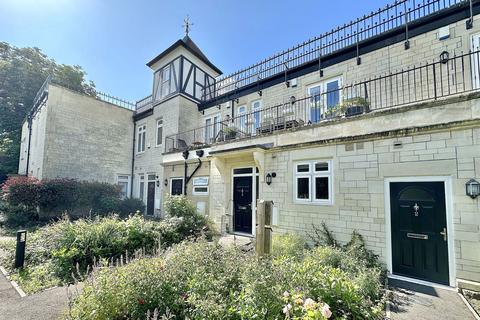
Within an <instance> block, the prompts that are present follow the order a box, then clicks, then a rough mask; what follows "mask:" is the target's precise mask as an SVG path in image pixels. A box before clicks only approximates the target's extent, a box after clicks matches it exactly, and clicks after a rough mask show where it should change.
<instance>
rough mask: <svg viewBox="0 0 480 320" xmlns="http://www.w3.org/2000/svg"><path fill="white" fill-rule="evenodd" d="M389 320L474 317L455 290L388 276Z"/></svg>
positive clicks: (463, 318) (465, 318)
mask: <svg viewBox="0 0 480 320" xmlns="http://www.w3.org/2000/svg"><path fill="white" fill-rule="evenodd" d="M388 282H389V289H390V291H391V293H392V297H391V303H390V319H391V320H407V319H408V320H411V319H421V320H440V319H441V320H475V317H474V316H473V314H472V313H471V311H470V310H469V309H468V307H467V306H466V305H465V303H464V302H463V301H462V299H461V298H460V296H459V295H458V293H457V291H455V290H453V289H443V288H437V287H428V286H424V285H420V284H414V283H410V282H405V281H400V280H396V279H389V281H388Z"/></svg>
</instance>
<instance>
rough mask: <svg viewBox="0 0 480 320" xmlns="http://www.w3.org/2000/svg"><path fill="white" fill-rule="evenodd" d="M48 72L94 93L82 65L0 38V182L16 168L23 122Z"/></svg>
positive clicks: (65, 83) (60, 80)
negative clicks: (54, 58)
mask: <svg viewBox="0 0 480 320" xmlns="http://www.w3.org/2000/svg"><path fill="white" fill-rule="evenodd" d="M48 75H52V76H53V78H54V79H55V82H56V83H58V84H60V85H63V86H66V87H68V88H70V89H73V90H75V91H78V92H82V93H86V94H89V95H95V94H96V92H95V84H94V83H93V82H91V81H90V82H87V81H86V79H85V76H86V72H85V71H84V70H83V69H82V67H80V66H78V65H74V66H70V65H66V64H59V63H57V62H56V61H55V60H53V59H51V58H49V57H48V56H47V55H45V54H44V53H43V52H42V51H41V50H40V49H39V48H35V47H34V48H17V47H15V46H11V45H9V44H8V43H6V42H0V114H1V117H0V182H1V181H2V180H3V179H5V176H6V175H7V174H8V173H16V172H17V167H18V157H19V152H20V151H19V150H20V135H21V127H22V122H23V120H24V119H25V117H26V116H27V114H28V112H29V111H30V109H31V108H32V104H33V100H34V98H35V95H36V93H37V91H38V90H39V89H40V87H41V86H42V84H43V82H44V81H45V79H46V78H47V76H48Z"/></svg>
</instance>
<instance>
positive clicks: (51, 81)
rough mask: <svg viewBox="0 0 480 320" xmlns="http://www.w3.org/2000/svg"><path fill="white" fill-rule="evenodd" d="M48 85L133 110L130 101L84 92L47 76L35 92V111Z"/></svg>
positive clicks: (101, 93)
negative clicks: (54, 85)
mask: <svg viewBox="0 0 480 320" xmlns="http://www.w3.org/2000/svg"><path fill="white" fill-rule="evenodd" d="M49 84H57V85H59V86H61V87H64V88H67V89H70V90H72V91H76V92H79V93H82V94H86V95H89V96H91V97H93V98H95V99H98V100H101V101H104V102H108V103H111V104H114V105H116V106H119V107H122V108H125V109H129V110H135V105H134V104H133V103H132V102H130V101H127V100H124V99H121V98H118V97H115V96H112V95H109V94H106V93H103V92H100V91H96V90H94V91H90V92H85V91H84V89H83V88H82V87H79V86H71V85H68V84H67V83H66V82H65V81H61V80H58V79H56V78H55V77H53V76H51V75H49V76H47V78H46V79H45V81H44V82H43V84H42V86H41V87H40V89H39V90H38V91H37V94H36V95H35V98H34V99H33V109H36V107H37V106H38V104H40V103H41V102H42V101H43V100H44V99H45V98H46V97H47V95H48V86H49Z"/></svg>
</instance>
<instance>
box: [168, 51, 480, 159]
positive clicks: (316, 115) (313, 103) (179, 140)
mask: <svg viewBox="0 0 480 320" xmlns="http://www.w3.org/2000/svg"><path fill="white" fill-rule="evenodd" d="M479 53H480V51H475V52H470V53H467V54H461V55H458V56H453V57H448V55H444V56H442V58H441V59H440V60H439V61H436V62H433V63H427V64H422V65H420V66H417V67H415V66H414V67H411V68H408V69H404V70H402V71H400V72H396V73H391V74H388V75H384V76H377V77H374V78H371V79H368V80H366V81H362V82H358V83H353V84H349V85H344V86H343V87H341V88H338V89H336V90H331V91H326V92H323V93H321V94H319V95H315V96H307V97H304V98H301V99H297V98H295V97H293V96H292V97H290V98H289V101H288V102H287V103H283V104H279V105H275V106H271V107H267V108H262V109H259V110H256V111H253V112H250V113H245V114H239V115H237V116H235V117H231V118H228V119H223V121H220V122H217V123H213V124H211V125H208V126H202V127H199V128H196V129H193V130H189V131H185V132H181V133H178V134H174V135H170V136H167V137H166V150H165V151H166V152H167V153H170V152H179V151H185V150H190V149H197V148H205V147H209V146H211V145H215V144H220V143H229V142H233V141H237V140H240V139H248V138H254V137H258V136H265V135H270V134H274V133H277V132H283V131H288V130H292V131H293V130H297V129H299V128H302V127H305V126H314V125H321V124H322V123H324V122H327V121H332V120H338V119H342V118H350V117H354V116H357V115H361V114H364V113H369V112H375V111H379V110H385V109H392V108H398V107H402V106H406V105H411V104H416V103H420V102H427V101H436V100H440V99H445V98H447V97H450V96H454V95H461V94H466V93H470V92H474V91H480V62H479V61H480V54H479Z"/></svg>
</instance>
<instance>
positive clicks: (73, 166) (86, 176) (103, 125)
mask: <svg viewBox="0 0 480 320" xmlns="http://www.w3.org/2000/svg"><path fill="white" fill-rule="evenodd" d="M44 112H45V113H46V114H47V119H46V126H45V129H44V130H45V134H44V136H42V135H41V134H37V132H36V129H35V122H36V121H34V127H33V136H32V147H33V148H32V149H31V155H32V156H33V159H35V157H39V156H40V155H41V153H40V152H38V151H37V149H36V147H35V140H36V139H38V140H39V142H38V144H39V145H40V144H42V143H43V144H44V156H43V166H42V168H43V170H42V172H41V174H40V175H39V178H57V177H68V178H74V179H79V180H95V181H102V182H108V183H116V179H117V175H119V174H121V175H131V166H132V139H133V121H132V114H133V113H132V111H131V110H128V109H125V108H121V107H118V106H116V105H113V104H110V103H107V102H103V101H100V100H97V99H95V98H92V97H89V96H86V95H83V94H79V93H76V92H74V91H71V90H68V89H65V88H62V87H59V86H56V85H50V87H49V95H48V100H47V105H46V106H45V107H44V108H42V109H41V111H40V115H41V114H42V113H44ZM40 131H41V129H40ZM33 159H32V161H35V160H33ZM32 165H33V162H32ZM33 168H34V166H32V169H33ZM34 176H37V175H36V173H35V172H34Z"/></svg>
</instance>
